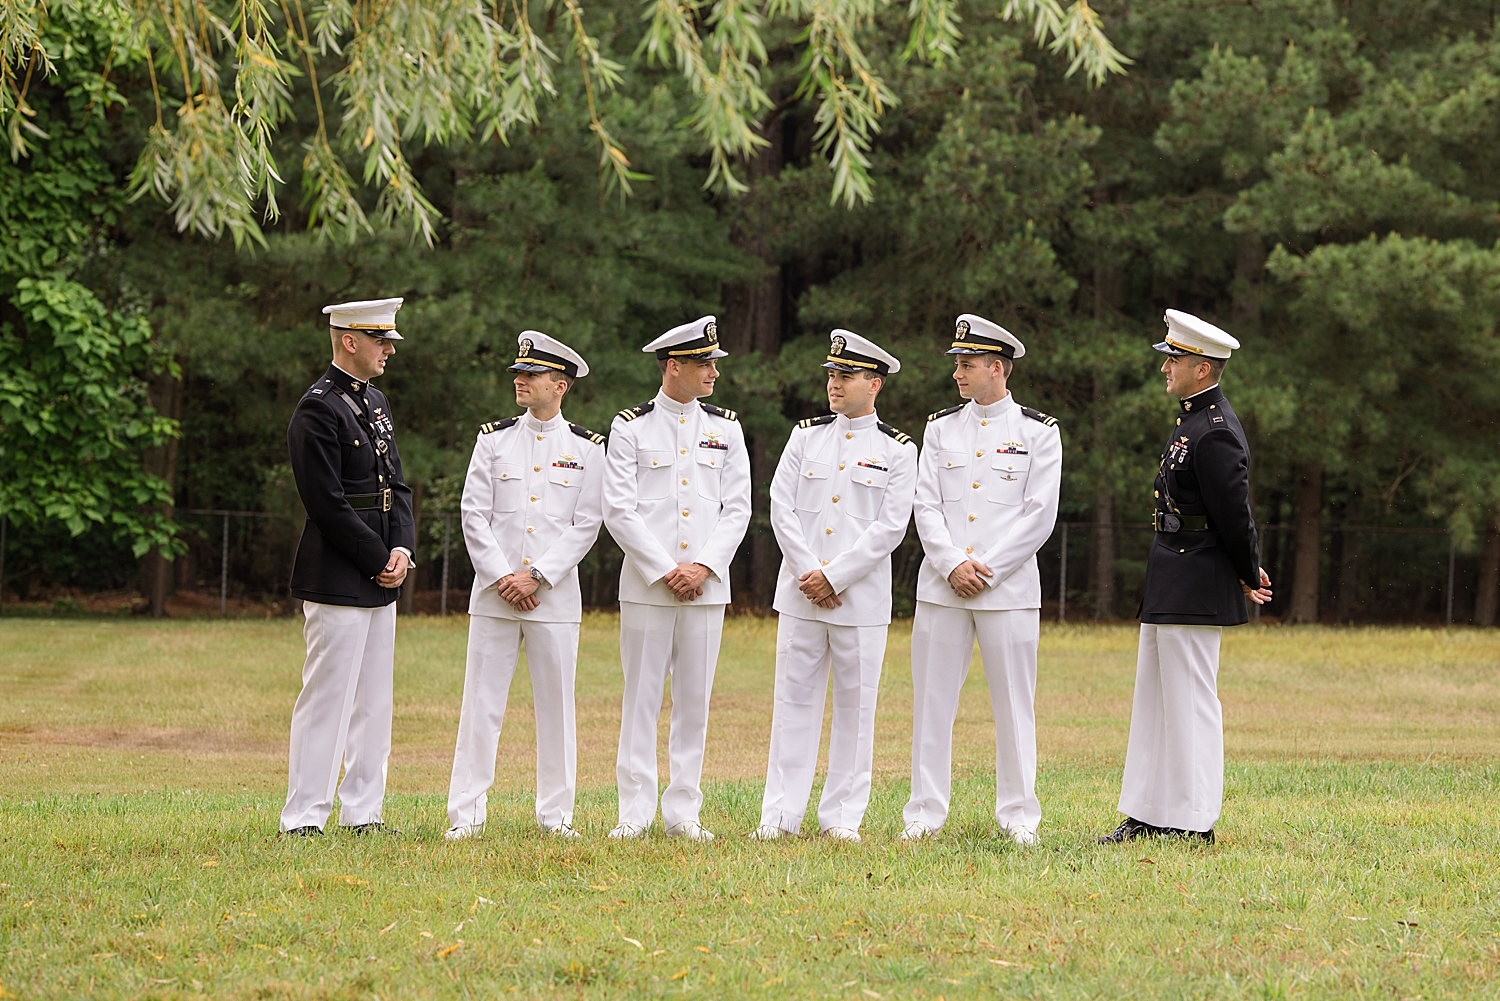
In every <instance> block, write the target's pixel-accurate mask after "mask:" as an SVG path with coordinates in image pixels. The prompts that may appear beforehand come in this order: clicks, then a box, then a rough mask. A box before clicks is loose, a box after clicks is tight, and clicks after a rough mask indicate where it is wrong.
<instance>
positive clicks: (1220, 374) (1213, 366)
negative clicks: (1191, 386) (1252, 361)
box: [1199, 358, 1229, 382]
mask: <svg viewBox="0 0 1500 1001" xmlns="http://www.w3.org/2000/svg"><path fill="white" fill-rule="evenodd" d="M1199 360H1200V361H1206V362H1208V374H1209V375H1211V376H1213V379H1214V381H1215V382H1218V381H1219V380H1220V379H1222V378H1224V366H1225V365H1227V364H1229V359H1228V358H1201V359H1199Z"/></svg>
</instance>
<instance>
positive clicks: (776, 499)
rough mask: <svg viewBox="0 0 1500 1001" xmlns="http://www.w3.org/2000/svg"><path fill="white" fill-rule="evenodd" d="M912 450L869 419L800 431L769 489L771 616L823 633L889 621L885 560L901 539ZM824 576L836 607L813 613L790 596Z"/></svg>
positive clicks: (819, 423)
mask: <svg viewBox="0 0 1500 1001" xmlns="http://www.w3.org/2000/svg"><path fill="white" fill-rule="evenodd" d="M916 482H917V447H916V445H915V444H913V443H912V440H911V439H910V438H909V437H907V436H906V435H905V434H903V433H901V432H900V431H897V430H896V429H895V428H892V427H890V426H889V425H885V426H884V427H882V426H881V425H880V422H879V418H878V417H877V416H876V415H875V414H870V415H869V416H867V417H856V418H855V419H854V420H852V421H851V420H850V419H849V418H847V417H843V416H833V417H823V418H816V419H813V420H808V421H803V422H802V423H801V424H799V425H797V427H795V428H793V429H792V437H791V440H789V441H788V442H787V444H786V448H785V449H784V450H783V451H782V453H781V461H780V462H779V463H778V464H777V466H776V475H775V477H774V478H773V479H772V481H771V527H772V529H773V530H774V531H775V533H776V541H777V543H778V544H779V545H780V546H781V573H780V576H779V578H778V579H777V582H776V601H775V605H774V607H775V609H776V611H777V612H780V613H781V614H782V615H790V616H793V617H795V618H799V619H816V620H818V621H820V622H827V623H829V624H830V625H840V626H880V625H887V624H888V623H889V622H890V621H891V552H892V551H893V550H894V549H895V548H896V547H897V546H899V545H900V544H901V540H902V539H903V538H905V537H906V526H907V525H908V524H909V523H910V522H911V507H912V491H913V490H914V489H915V488H916ZM811 570H822V571H823V576H825V577H827V578H828V583H829V584H831V585H833V589H834V591H835V592H836V593H837V594H838V595H839V597H840V598H841V599H842V600H843V602H844V603H843V605H842V606H840V607H837V608H819V607H818V606H817V605H815V604H813V603H812V602H810V601H808V600H807V596H806V595H804V594H803V593H802V592H801V591H799V590H798V589H797V585H798V580H797V578H798V577H800V576H801V575H802V574H805V573H807V572H809V571H811Z"/></svg>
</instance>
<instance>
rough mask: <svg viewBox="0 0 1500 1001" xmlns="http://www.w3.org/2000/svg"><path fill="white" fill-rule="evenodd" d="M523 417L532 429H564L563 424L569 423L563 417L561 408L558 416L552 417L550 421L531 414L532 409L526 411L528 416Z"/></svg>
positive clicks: (528, 427)
mask: <svg viewBox="0 0 1500 1001" xmlns="http://www.w3.org/2000/svg"><path fill="white" fill-rule="evenodd" d="M522 419H523V420H524V421H525V424H526V427H527V429H529V430H531V431H560V430H562V428H563V425H565V424H567V423H568V422H567V421H566V420H564V419H563V415H562V411H561V410H559V411H558V412H557V416H556V417H554V418H552V419H551V420H550V421H539V420H537V419H536V418H535V417H533V416H532V415H531V411H530V410H528V411H526V416H525V417H524V418H522Z"/></svg>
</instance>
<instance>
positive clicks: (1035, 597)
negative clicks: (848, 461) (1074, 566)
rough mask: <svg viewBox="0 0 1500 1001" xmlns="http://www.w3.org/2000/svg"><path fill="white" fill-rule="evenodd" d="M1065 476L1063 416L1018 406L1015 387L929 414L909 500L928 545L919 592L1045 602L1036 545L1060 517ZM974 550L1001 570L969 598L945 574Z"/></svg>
mask: <svg viewBox="0 0 1500 1001" xmlns="http://www.w3.org/2000/svg"><path fill="white" fill-rule="evenodd" d="M1028 414H1029V415H1032V416H1028ZM1061 484H1062V435H1061V433H1060V432H1059V431H1058V429H1057V421H1056V419H1054V418H1051V417H1048V416H1047V415H1046V414H1042V413H1038V412H1037V411H1035V410H1027V409H1025V408H1023V407H1021V406H1020V405H1018V404H1017V403H1016V401H1015V396H1014V395H1010V394H1008V395H1006V397H1005V398H1004V399H1003V400H1000V401H999V402H997V403H992V404H990V405H989V406H980V405H979V404H977V403H975V402H974V401H972V400H970V401H969V402H968V403H967V404H965V405H963V406H961V407H954V408H952V409H951V410H944V411H939V412H938V413H936V414H933V415H932V416H931V417H929V418H928V419H927V432H926V434H925V435H924V436H923V439H922V455H921V460H920V461H919V463H918V469H917V496H916V503H915V504H914V505H913V506H912V510H913V514H914V515H915V517H916V521H917V535H918V536H919V537H920V538H921V540H922V550H923V552H924V553H925V557H924V558H923V560H922V568H921V570H920V571H919V572H918V575H917V600H918V601H929V602H933V603H934V604H938V605H948V606H950V607H954V608H968V609H972V610H975V611H997V610H1004V609H1017V608H1041V607H1042V584H1041V578H1040V577H1039V576H1038V574H1037V566H1036V552H1037V550H1038V549H1040V548H1042V544H1043V543H1044V542H1046V541H1047V539H1048V538H1050V537H1051V535H1052V529H1053V527H1054V526H1055V525H1056V524H1057V495H1058V489H1059V487H1060V486H1061ZM969 559H972V560H978V561H979V562H980V563H983V564H984V565H985V566H987V567H989V568H990V569H991V570H992V571H994V574H995V575H994V576H993V577H991V578H988V579H986V584H987V585H988V586H987V587H986V588H985V589H984V590H983V591H981V592H980V593H979V594H977V595H975V596H974V597H972V598H967V599H965V598H960V597H958V595H956V594H954V593H953V588H952V587H950V586H949V584H948V575H949V574H950V573H952V572H953V571H954V569H955V568H956V567H957V566H958V565H959V564H960V563H962V562H963V561H964V560H969Z"/></svg>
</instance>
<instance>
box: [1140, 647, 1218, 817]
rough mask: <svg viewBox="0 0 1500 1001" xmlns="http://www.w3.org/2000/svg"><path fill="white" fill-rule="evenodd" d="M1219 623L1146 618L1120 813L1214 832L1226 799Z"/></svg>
mask: <svg viewBox="0 0 1500 1001" xmlns="http://www.w3.org/2000/svg"><path fill="white" fill-rule="evenodd" d="M1222 634H1223V628H1222V627H1220V626H1162V625H1151V624H1149V623H1142V624H1141V645H1140V652H1139V654H1138V655H1137V657H1136V664H1135V701H1134V704H1133V705H1132V706H1131V708H1130V745H1129V747H1128V749H1127V750H1126V752H1125V777H1124V780H1123V781H1122V782H1121V785H1120V812H1121V813H1123V814H1125V815H1126V816H1129V817H1134V818H1135V819H1136V820H1140V821H1144V822H1145V823H1147V824H1152V825H1154V826H1156V827H1175V828H1178V829H1180V830H1185V831H1210V830H1213V826H1214V824H1216V823H1218V822H1219V812H1220V811H1221V810H1222V809H1223V806H1224V711H1223V709H1222V707H1221V706H1220V705H1219V687H1218V686H1219V639H1220V637H1221V636H1222Z"/></svg>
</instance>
